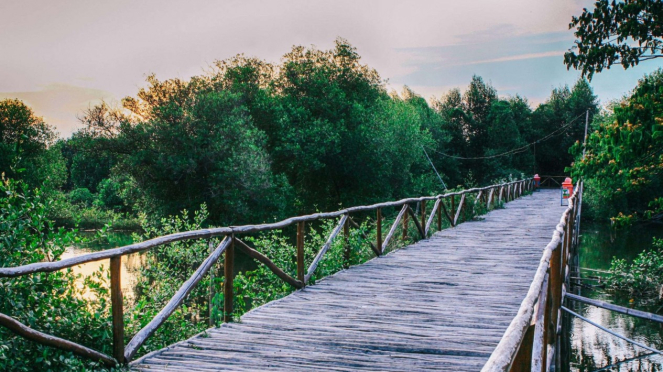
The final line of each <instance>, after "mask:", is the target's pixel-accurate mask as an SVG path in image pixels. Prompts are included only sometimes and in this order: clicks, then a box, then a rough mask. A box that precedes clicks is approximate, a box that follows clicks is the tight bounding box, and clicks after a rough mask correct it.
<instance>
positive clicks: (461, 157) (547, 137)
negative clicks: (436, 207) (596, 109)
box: [429, 112, 585, 160]
mask: <svg viewBox="0 0 663 372" xmlns="http://www.w3.org/2000/svg"><path fill="white" fill-rule="evenodd" d="M583 115H585V113H584V112H583V113H582V114H580V115H578V116H576V117H575V118H573V119H571V121H570V122H569V123H567V124H565V125H563V126H561V127H559V128H557V129H555V130H554V131H552V132H550V133H548V134H547V135H545V136H544V137H542V138H539V139H538V140H536V141H533V142H530V143H528V144H527V145H525V146H521V147H518V148H515V149H513V150H509V151H506V152H503V153H500V154H495V155H489V156H478V157H470V158H468V157H463V156H456V155H449V154H445V153H443V152H439V151H436V150H433V149H429V150H431V151H433V152H435V153H437V154H440V155H442V156H446V157H448V158H452V159H459V160H481V159H493V158H498V157H500V156H507V155H513V154H519V153H521V152H524V151H525V150H527V149H528V148H529V147H531V146H534V145H536V144H537V143H539V142H543V141H546V140H548V139H550V138H552V137H554V136H557V135H560V134H562V133H563V132H564V130H566V129H567V128H569V127H570V126H571V125H572V124H573V123H575V122H576V120H578V119H580V118H581V117H582V116H583Z"/></svg>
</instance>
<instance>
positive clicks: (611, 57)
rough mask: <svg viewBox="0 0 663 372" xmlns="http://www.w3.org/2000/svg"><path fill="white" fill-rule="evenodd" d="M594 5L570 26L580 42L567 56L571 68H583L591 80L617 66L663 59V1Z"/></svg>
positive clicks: (603, 1)
mask: <svg viewBox="0 0 663 372" xmlns="http://www.w3.org/2000/svg"><path fill="white" fill-rule="evenodd" d="M594 6H595V8H594V11H589V10H587V8H585V9H584V10H583V13H582V14H581V15H580V16H579V17H575V16H574V17H573V18H572V21H571V23H570V24H569V28H570V29H572V28H574V27H575V28H576V31H575V36H576V37H577V38H578V40H576V41H575V46H574V47H573V48H572V49H571V50H569V51H568V52H566V54H564V63H566V66H567V68H571V67H573V68H575V69H582V75H583V76H587V77H588V78H589V79H590V80H591V79H592V76H593V75H594V73H597V72H601V71H603V69H609V68H610V66H612V65H613V64H621V65H622V66H623V67H624V69H627V68H629V67H633V66H635V65H637V64H638V63H640V61H647V60H650V59H654V58H660V57H663V53H662V52H663V1H660V0H626V1H615V0H612V1H609V0H598V1H597V2H596V3H595V4H594Z"/></svg>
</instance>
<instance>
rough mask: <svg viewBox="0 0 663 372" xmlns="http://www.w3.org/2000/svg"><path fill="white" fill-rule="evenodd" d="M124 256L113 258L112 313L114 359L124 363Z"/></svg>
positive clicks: (111, 271) (111, 268) (111, 270)
mask: <svg viewBox="0 0 663 372" xmlns="http://www.w3.org/2000/svg"><path fill="white" fill-rule="evenodd" d="M121 269H122V256H117V257H111V259H110V273H111V288H110V289H111V311H112V314H113V357H114V358H115V359H116V360H117V361H118V362H120V363H124V309H123V304H122V303H123V301H122V280H121V272H122V271H121Z"/></svg>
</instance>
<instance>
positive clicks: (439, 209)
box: [437, 199, 444, 231]
mask: <svg viewBox="0 0 663 372" xmlns="http://www.w3.org/2000/svg"><path fill="white" fill-rule="evenodd" d="M442 203H444V200H442V199H440V205H438V206H437V231H442Z"/></svg>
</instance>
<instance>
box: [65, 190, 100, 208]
mask: <svg viewBox="0 0 663 372" xmlns="http://www.w3.org/2000/svg"><path fill="white" fill-rule="evenodd" d="M68 197H69V200H70V201H71V203H72V204H76V205H82V206H86V207H89V206H91V205H92V203H93V202H94V195H93V194H92V193H91V192H90V190H88V189H86V188H80V189H75V190H72V191H71V192H70V193H69V195H68Z"/></svg>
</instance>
